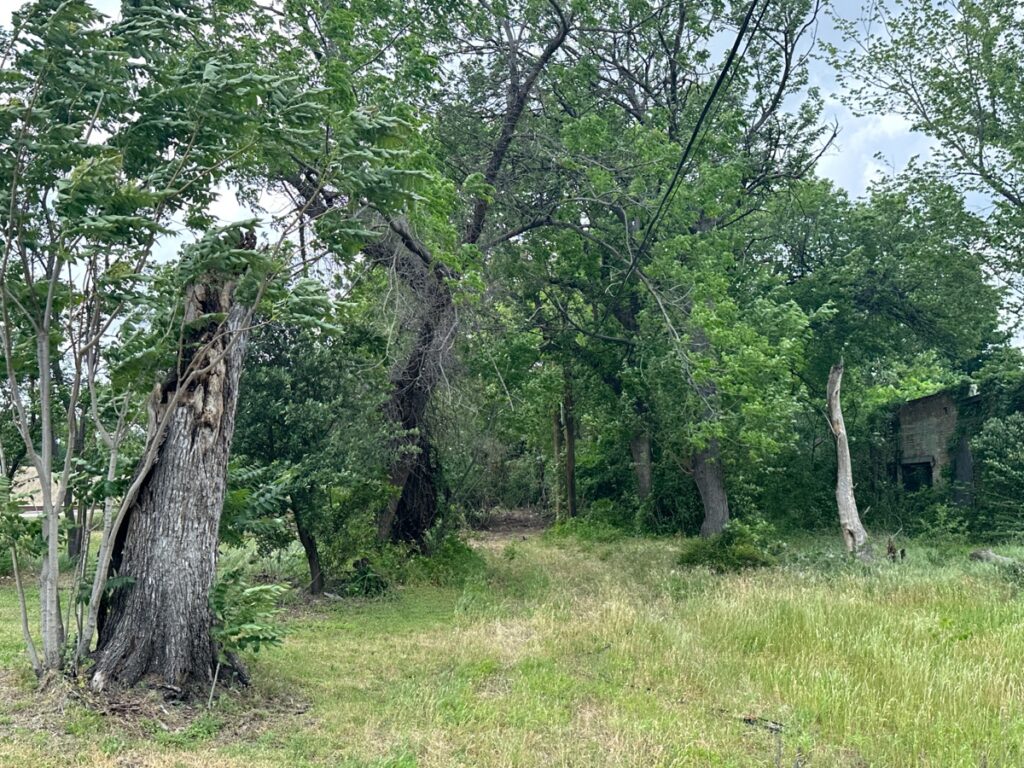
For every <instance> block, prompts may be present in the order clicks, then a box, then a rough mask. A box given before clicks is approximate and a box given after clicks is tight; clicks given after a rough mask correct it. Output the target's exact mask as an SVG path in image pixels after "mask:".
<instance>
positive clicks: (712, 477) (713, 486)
mask: <svg viewBox="0 0 1024 768" xmlns="http://www.w3.org/2000/svg"><path fill="white" fill-rule="evenodd" d="M693 479H694V481H695V482H696V483H697V490H698V491H700V499H701V501H702V502H703V504H704V522H702V523H701V525H700V535H701V536H703V537H705V538H707V537H708V536H714V535H715V534H718V533H721V532H722V531H723V530H725V524H726V523H728V522H729V496H728V494H727V493H726V490H725V470H724V468H723V467H722V452H721V449H720V448H719V445H718V438H712V440H711V441H710V442H709V443H708V446H707V448H705V449H704V450H702V451H698V452H697V453H695V454H694V455H693Z"/></svg>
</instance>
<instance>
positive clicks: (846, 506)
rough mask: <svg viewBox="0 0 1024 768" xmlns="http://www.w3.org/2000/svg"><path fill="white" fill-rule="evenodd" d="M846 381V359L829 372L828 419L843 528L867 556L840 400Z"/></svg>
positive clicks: (852, 546) (856, 550)
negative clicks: (832, 436) (834, 457)
mask: <svg viewBox="0 0 1024 768" xmlns="http://www.w3.org/2000/svg"><path fill="white" fill-rule="evenodd" d="M842 382H843V361H842V360H840V361H839V362H838V363H836V364H835V365H833V366H832V370H831V371H829V374H828V422H829V426H830V427H831V428H832V434H833V435H835V438H836V470H837V471H836V504H837V506H838V507H839V526H840V528H841V529H842V531H843V541H845V542H846V548H847V549H848V550H849V551H850V552H852V553H853V554H855V555H858V556H865V555H867V554H869V553H868V552H867V550H866V545H867V541H868V534H867V531H865V530H864V526H863V525H862V524H861V522H860V515H859V514H858V513H857V500H856V499H855V498H854V495H853V464H852V462H851V460H850V444H849V442H848V441H847V439H846V423H845V422H844V421H843V410H842V406H841V405H840V402H839V392H840V388H841V386H842Z"/></svg>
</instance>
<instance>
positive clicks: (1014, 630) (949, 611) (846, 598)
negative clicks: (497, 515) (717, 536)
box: [0, 536, 1024, 768]
mask: <svg viewBox="0 0 1024 768" xmlns="http://www.w3.org/2000/svg"><path fill="white" fill-rule="evenodd" d="M679 551H680V543H679V542H676V541H671V540H659V541H650V540H642V539H627V540H621V541H616V542H613V543H601V542H595V541H587V542H586V543H585V545H580V544H578V543H577V542H576V540H575V539H574V538H573V537H572V536H561V537H556V538H550V539H544V540H531V541H516V542H515V543H513V544H509V545H507V546H505V547H504V549H501V548H498V549H496V550H494V551H488V552H487V553H486V558H487V563H486V567H485V568H479V569H474V570H472V572H471V574H470V576H469V577H468V579H467V580H466V581H465V582H464V583H462V584H458V585H456V584H453V583H446V582H445V580H441V581H440V582H438V581H437V580H435V581H434V582H433V583H427V582H426V581H423V582H421V583H419V584H412V585H409V586H406V587H403V588H401V589H399V590H397V591H396V593H394V595H393V596H392V597H391V598H390V599H386V600H379V601H340V602H333V603H329V604H323V605H318V606H315V607H312V608H310V607H305V608H302V609H299V610H298V611H297V612H296V613H294V615H293V617H292V618H291V619H290V629H291V633H290V635H289V636H288V638H287V639H286V641H285V644H284V646H283V647H281V648H277V649H271V650H269V651H266V652H265V653H264V654H261V655H260V656H259V657H258V658H257V659H256V660H255V662H254V665H253V666H254V669H253V671H254V673H255V677H256V680H257V685H256V690H255V691H253V692H250V693H248V694H246V695H244V696H241V697H237V696H226V697H224V699H223V700H222V701H221V702H220V703H219V704H217V705H216V706H215V707H214V710H213V712H212V713H210V714H207V715H204V716H203V717H202V718H200V719H198V720H194V721H192V723H191V724H190V725H187V726H183V727H181V728H179V729H177V730H171V731H166V730H164V729H163V728H161V727H160V725H159V724H156V725H154V727H153V728H152V729H150V731H146V730H145V729H143V730H142V731H141V732H138V731H131V732H129V731H128V730H126V729H124V728H123V724H122V723H120V722H119V721H117V720H112V719H106V718H103V717H99V716H97V715H95V714H93V713H92V712H88V711H86V710H83V709H81V708H80V707H78V706H76V705H72V706H70V707H69V708H68V710H67V712H66V713H65V714H64V715H62V716H61V715H53V716H50V717H43V716H41V715H38V714H37V713H35V712H34V711H33V704H32V703H31V702H32V698H31V696H30V695H29V692H28V686H29V683H30V681H29V680H28V677H27V676H26V675H25V673H24V672H23V671H20V670H24V668H25V666H26V665H25V663H24V661H23V657H22V651H21V648H20V636H19V630H18V626H17V623H16V621H15V618H16V613H15V609H16V606H15V601H14V595H13V590H12V589H11V588H9V586H7V585H4V586H3V587H2V588H0V619H2V624H0V686H6V688H5V689H3V690H0V694H2V695H0V764H2V765H5V766H6V765H11V766H20V765H39V766H50V765H53V766H58V765H59V766H65V765H97V766H108V765H109V766H114V765H144V766H179V765H181V766H200V765H202V766H247V767H250V768H251V767H254V766H272V765H273V766H279V765H288V766H351V767H352V768H355V767H356V766H378V767H382V766H394V767H399V766H401V767H406V766H424V767H425V766H560V765H562V766H644V767H645V768H646V767H648V766H774V765H784V766H786V767H787V768H789V767H790V766H793V765H794V764H800V765H803V766H851V767H852V766H886V767H887V768H888V767H894V766H934V767H935V768H939V767H940V766H941V768H956V767H957V766H964V767H965V768H966V767H968V766H970V767H971V768H976V767H977V766H979V765H988V766H991V767H993V768H994V767H995V766H1007V767H1009V766H1020V765H1024V747H1022V745H1024V665H1022V664H1021V659H1022V658H1024V598H1022V597H1020V596H1019V594H1018V591H1019V589H1020V587H1019V586H1018V585H1017V584H1015V583H1014V580H1013V579H1012V578H1009V577H1007V576H1004V575H1003V574H1002V572H1000V571H999V570H998V569H997V568H995V567H993V566H989V565H985V564H979V563H972V562H969V561H968V560H967V559H966V552H965V551H964V550H954V549H946V550H943V551H941V552H940V551H930V550H926V549H922V548H918V547H916V546H914V545H913V543H912V544H911V546H910V547H909V553H910V554H909V559H908V560H907V561H905V562H903V563H900V564H895V565H894V564H891V563H888V562H887V561H882V562H879V563H875V564H873V565H868V566H865V565H862V564H859V563H853V562H850V561H848V560H846V559H845V558H844V557H842V556H841V555H840V554H838V542H834V543H833V542H831V541H829V542H825V543H822V542H802V543H801V544H800V546H799V547H793V546H791V547H790V552H789V554H787V555H786V556H785V558H784V561H785V563H786V564H785V565H782V566H778V567H773V568H766V569H761V570H758V571H747V572H743V573H740V574H734V575H721V576H720V575H715V574H712V573H711V572H709V571H708V570H707V569H703V568H693V569H688V568H683V567H681V566H679V565H677V559H678V556H679ZM1007 554H1015V555H1016V556H1018V557H1021V556H1024V550H1020V549H1018V550H1016V551H1014V550H1009V551H1007ZM12 670H19V671H17V672H14V671H12ZM8 693H10V695H8ZM757 718H764V721H760V720H757ZM157 719H159V718H157ZM765 721H771V722H775V723H781V724H782V726H783V730H782V731H781V734H779V736H778V737H777V736H776V735H775V733H774V732H772V731H771V730H770V729H769V728H767V727H765V725H766V724H767V723H766V722H765ZM40 724H42V725H40ZM777 738H778V739H779V743H777V742H776V739H777ZM780 747H781V760H780V761H778V762H777V759H778V758H777V754H776V750H777V749H778V748H780ZM798 758H799V760H800V762H799V763H796V762H795V761H797V760H798Z"/></svg>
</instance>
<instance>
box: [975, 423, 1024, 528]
mask: <svg viewBox="0 0 1024 768" xmlns="http://www.w3.org/2000/svg"><path fill="white" fill-rule="evenodd" d="M971 448H972V450H973V452H974V458H975V467H976V470H977V475H978V483H977V499H976V504H975V516H974V519H973V520H972V521H971V522H972V523H973V526H972V527H973V528H974V529H975V530H974V532H975V533H978V534H982V535H990V536H997V537H1011V536H1020V535H1021V534H1024V502H1022V499H1024V413H1012V414H1010V415H1009V416H1006V417H1005V418H993V419H989V420H988V421H986V422H985V424H984V426H982V428H981V432H979V433H978V435H977V436H976V437H975V438H974V439H973V440H972V441H971Z"/></svg>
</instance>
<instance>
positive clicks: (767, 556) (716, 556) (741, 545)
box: [678, 520, 777, 573]
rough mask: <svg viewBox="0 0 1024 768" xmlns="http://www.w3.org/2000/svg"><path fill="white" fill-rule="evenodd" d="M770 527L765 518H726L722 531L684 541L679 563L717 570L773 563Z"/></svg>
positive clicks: (737, 569)
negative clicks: (746, 520) (743, 519)
mask: <svg viewBox="0 0 1024 768" xmlns="http://www.w3.org/2000/svg"><path fill="white" fill-rule="evenodd" d="M773 537H774V528H773V527H772V526H771V524H770V523H768V522H767V521H765V520H756V521H753V522H746V523H745V522H742V521H740V520H730V521H729V523H728V524H727V525H726V526H725V530H724V531H723V532H722V533H720V534H718V535H717V536H711V537H710V538H707V539H690V540H688V541H687V542H686V543H685V545H684V547H683V551H682V552H681V553H680V554H679V561H678V562H679V564H680V565H685V566H703V567H705V568H709V569H710V570H712V571H715V572H718V573H725V572H730V571H741V570H744V569H747V568H763V567H765V566H770V565H775V564H776V562H777V559H776V557H775V555H774V554H773V550H774V549H775V548H776V544H775V543H774V541H773Z"/></svg>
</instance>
